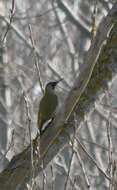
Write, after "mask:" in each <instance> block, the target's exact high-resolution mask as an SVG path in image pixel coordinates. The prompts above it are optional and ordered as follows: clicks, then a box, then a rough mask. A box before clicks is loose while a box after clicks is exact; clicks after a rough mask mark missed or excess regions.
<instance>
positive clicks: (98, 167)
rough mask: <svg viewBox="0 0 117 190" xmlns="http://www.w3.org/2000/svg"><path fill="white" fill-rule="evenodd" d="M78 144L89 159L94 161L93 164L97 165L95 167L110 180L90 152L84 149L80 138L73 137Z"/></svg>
mask: <svg viewBox="0 0 117 190" xmlns="http://www.w3.org/2000/svg"><path fill="white" fill-rule="evenodd" d="M75 139H76V141H77V142H78V144H79V145H80V146H81V148H82V150H83V151H84V152H85V153H86V155H87V156H88V157H89V158H90V159H91V161H92V162H93V163H94V165H95V166H96V167H97V169H98V170H99V171H100V172H101V173H102V174H103V175H104V176H105V177H106V179H108V180H109V181H110V180H111V179H110V177H109V176H108V175H107V174H106V173H105V172H104V171H103V170H102V168H100V166H99V165H98V164H97V162H96V160H95V159H94V158H93V157H92V156H91V155H90V153H89V152H88V151H87V150H86V148H85V147H84V146H83V145H82V143H81V142H80V140H79V139H78V138H75Z"/></svg>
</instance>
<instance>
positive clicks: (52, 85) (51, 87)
mask: <svg viewBox="0 0 117 190" xmlns="http://www.w3.org/2000/svg"><path fill="white" fill-rule="evenodd" d="M61 80H63V79H60V80H58V81H53V82H49V83H47V85H46V88H45V90H54V89H55V87H56V85H57V84H58V83H59V82H60V81H61Z"/></svg>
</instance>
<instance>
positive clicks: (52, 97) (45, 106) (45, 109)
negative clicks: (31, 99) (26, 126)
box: [38, 82, 58, 134]
mask: <svg viewBox="0 0 117 190" xmlns="http://www.w3.org/2000/svg"><path fill="white" fill-rule="evenodd" d="M57 83H58V82H50V83H48V84H47V86H46V88H45V93H44V96H43V97H42V99H41V101H40V104H39V112H38V128H39V130H40V134H41V133H42V127H43V125H44V123H45V122H47V121H48V120H49V119H51V118H53V116H54V113H55V110H56V107H57V105H58V98H57V95H56V94H55V92H54V89H55V86H56V84H57Z"/></svg>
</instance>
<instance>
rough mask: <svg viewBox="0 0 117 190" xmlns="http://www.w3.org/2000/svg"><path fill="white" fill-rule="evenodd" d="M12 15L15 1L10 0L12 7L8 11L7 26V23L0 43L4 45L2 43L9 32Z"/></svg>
mask: <svg viewBox="0 0 117 190" xmlns="http://www.w3.org/2000/svg"><path fill="white" fill-rule="evenodd" d="M14 14H15V0H12V6H11V9H10V15H9V24H8V23H7V29H6V32H5V34H4V35H3V37H2V39H1V43H4V41H5V39H6V37H7V35H8V32H9V30H10V27H11V23H12V21H13V17H14Z"/></svg>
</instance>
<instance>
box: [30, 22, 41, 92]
mask: <svg viewBox="0 0 117 190" xmlns="http://www.w3.org/2000/svg"><path fill="white" fill-rule="evenodd" d="M29 32H30V40H31V44H32V47H33V49H34V51H33V52H34V58H35V61H34V63H35V67H36V69H37V71H38V78H39V84H40V87H41V91H42V93H43V94H44V89H43V85H42V80H41V76H40V68H39V60H38V57H37V53H36V51H35V49H36V48H35V42H34V38H33V35H32V27H31V25H30V24H29Z"/></svg>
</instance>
